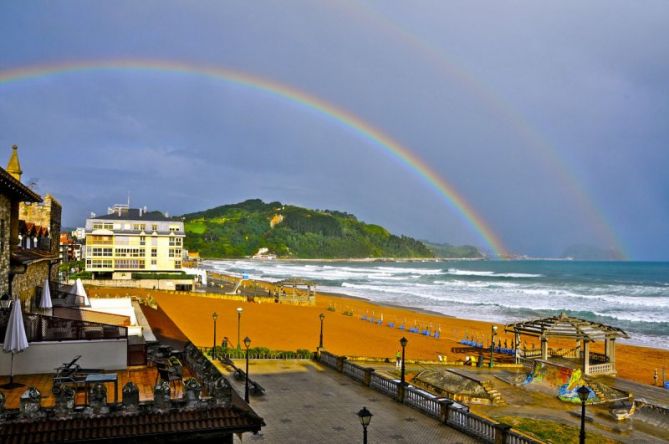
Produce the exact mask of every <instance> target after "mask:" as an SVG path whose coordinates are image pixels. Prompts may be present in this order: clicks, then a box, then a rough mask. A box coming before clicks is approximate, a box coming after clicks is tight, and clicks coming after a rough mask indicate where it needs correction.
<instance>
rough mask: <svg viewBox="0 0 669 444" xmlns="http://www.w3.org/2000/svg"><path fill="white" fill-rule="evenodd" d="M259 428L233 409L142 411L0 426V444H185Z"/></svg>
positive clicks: (253, 420) (258, 420)
mask: <svg viewBox="0 0 669 444" xmlns="http://www.w3.org/2000/svg"><path fill="white" fill-rule="evenodd" d="M262 425H264V423H263V421H262V418H259V417H258V416H256V415H254V414H252V413H249V412H247V411H243V410H241V409H239V408H236V407H210V408H202V409H197V410H173V411H170V412H166V413H156V412H144V413H138V414H133V415H124V414H122V413H113V414H110V415H107V416H103V417H97V418H94V417H78V418H73V419H56V418H47V419H42V420H36V421H32V422H21V421H17V422H6V423H4V424H3V423H0V442H1V443H3V444H28V443H31V444H46V443H53V442H68V443H69V442H87V441H93V440H95V441H97V442H105V441H116V442H120V441H121V440H128V441H130V440H136V439H137V438H142V437H143V438H149V437H154V438H159V437H164V438H165V439H166V438H168V437H177V436H182V437H183V438H182V439H183V440H184V441H185V440H187V439H188V438H193V439H198V438H202V437H203V436H205V435H210V434H211V435H212V436H213V435H216V434H218V435H220V436H223V435H224V434H226V433H242V432H257V431H260V427H261V426H262ZM135 442H137V441H135Z"/></svg>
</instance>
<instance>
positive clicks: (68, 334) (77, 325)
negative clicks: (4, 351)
mask: <svg viewBox="0 0 669 444" xmlns="http://www.w3.org/2000/svg"><path fill="white" fill-rule="evenodd" d="M8 321H9V310H0V337H4V336H5V332H6V330H7V324H8ZM23 324H24V326H25V329H26V336H27V337H28V342H43V341H77V340H93V339H127V338H128V329H127V328H126V327H121V326H117V325H109V324H100V323H97V322H89V321H80V320H74V319H63V318H55V317H52V316H44V315H41V314H37V313H24V314H23Z"/></svg>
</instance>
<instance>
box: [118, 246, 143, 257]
mask: <svg viewBox="0 0 669 444" xmlns="http://www.w3.org/2000/svg"><path fill="white" fill-rule="evenodd" d="M145 254H146V250H145V249H144V248H117V249H116V256H117V257H144V255H145Z"/></svg>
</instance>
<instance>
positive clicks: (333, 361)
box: [319, 352, 337, 368]
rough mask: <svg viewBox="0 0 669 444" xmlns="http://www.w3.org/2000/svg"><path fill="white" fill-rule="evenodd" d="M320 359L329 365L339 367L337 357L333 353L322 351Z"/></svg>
mask: <svg viewBox="0 0 669 444" xmlns="http://www.w3.org/2000/svg"><path fill="white" fill-rule="evenodd" d="M319 360H320V361H321V362H322V363H323V364H325V365H327V366H328V367H332V368H337V357H336V356H335V355H333V354H330V353H328V352H321V356H320V359H319Z"/></svg>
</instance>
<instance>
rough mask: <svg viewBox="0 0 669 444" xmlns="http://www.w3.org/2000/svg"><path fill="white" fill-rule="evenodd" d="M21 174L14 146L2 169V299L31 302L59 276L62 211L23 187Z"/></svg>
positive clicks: (49, 197) (0, 288)
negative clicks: (48, 282)
mask: <svg viewBox="0 0 669 444" xmlns="http://www.w3.org/2000/svg"><path fill="white" fill-rule="evenodd" d="M22 174H23V171H22V170H21V165H20V162H19V157H18V148H17V147H16V145H15V146H13V147H12V153H11V156H10V158H9V162H8V164H7V169H6V170H5V169H3V168H0V295H1V296H3V297H12V298H14V297H16V298H18V299H20V300H22V301H24V302H28V301H30V300H31V299H33V298H34V296H35V295H36V287H37V286H41V285H43V284H44V280H45V279H46V278H47V277H48V278H49V279H51V280H54V279H55V278H56V276H57V272H58V270H57V267H56V266H55V265H56V264H57V263H58V261H59V257H58V244H59V238H60V218H61V213H62V207H61V205H60V203H58V201H56V199H54V198H53V197H52V196H51V195H46V196H45V197H44V198H43V199H42V198H41V197H40V196H39V195H37V194H36V193H35V192H34V191H33V190H31V189H30V188H28V187H26V186H25V185H23V184H22V183H21V175H22ZM5 295H6V296H5Z"/></svg>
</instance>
